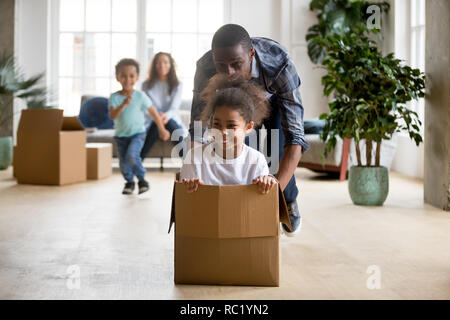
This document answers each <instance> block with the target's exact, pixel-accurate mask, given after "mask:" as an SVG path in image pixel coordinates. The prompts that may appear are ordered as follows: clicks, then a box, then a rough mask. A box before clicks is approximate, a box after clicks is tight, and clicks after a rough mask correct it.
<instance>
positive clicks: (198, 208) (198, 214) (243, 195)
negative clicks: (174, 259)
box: [169, 182, 290, 238]
mask: <svg viewBox="0 0 450 320" xmlns="http://www.w3.org/2000/svg"><path fill="white" fill-rule="evenodd" d="M279 193H280V191H279V188H273V189H272V190H271V191H270V192H269V193H268V194H261V193H260V192H259V190H258V187H257V186H256V185H233V186H199V188H198V190H197V191H196V192H193V193H187V191H186V189H185V187H184V185H183V184H182V183H179V182H175V183H174V188H173V194H172V209H171V217H170V225H169V232H170V230H171V227H172V224H173V223H174V222H175V220H176V221H177V227H176V234H177V235H183V236H192V237H203V238H248V237H267V236H277V235H278V234H279V225H278V222H279V218H282V219H283V220H284V221H286V222H285V223H286V224H288V225H289V226H290V223H289V218H288V216H287V206H286V202H285V201H284V197H283V196H281V197H280V196H279V195H278V194H279ZM280 200H283V201H284V202H282V205H281V206H280ZM280 212H281V215H280Z"/></svg>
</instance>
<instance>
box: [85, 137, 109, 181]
mask: <svg viewBox="0 0 450 320" xmlns="http://www.w3.org/2000/svg"><path fill="white" fill-rule="evenodd" d="M86 150H87V162H86V165H87V178H88V179H91V180H98V179H103V178H106V177H109V176H111V175H112V150H113V149H112V144H111V143H87V144H86Z"/></svg>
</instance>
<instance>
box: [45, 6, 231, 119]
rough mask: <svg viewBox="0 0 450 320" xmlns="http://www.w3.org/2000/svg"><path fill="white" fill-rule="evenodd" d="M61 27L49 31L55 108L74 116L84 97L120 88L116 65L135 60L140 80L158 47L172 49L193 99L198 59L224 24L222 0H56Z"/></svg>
mask: <svg viewBox="0 0 450 320" xmlns="http://www.w3.org/2000/svg"><path fill="white" fill-rule="evenodd" d="M52 3H54V5H55V6H58V8H56V9H55V10H54V12H58V13H59V19H57V23H58V24H59V27H58V28H56V30H57V31H56V32H55V34H54V35H53V36H54V37H55V39H54V43H55V45H54V48H55V50H56V51H57V52H56V54H55V55H54V56H55V57H57V59H58V60H59V63H58V64H57V65H58V68H57V69H56V70H54V71H53V72H52V75H53V77H54V78H56V79H55V80H57V81H56V82H54V83H55V84H56V86H57V88H55V89H56V92H57V93H58V94H57V97H58V98H57V100H58V106H59V107H60V108H62V109H64V111H65V114H66V115H77V114H78V112H79V108H80V100H81V96H82V95H96V96H105V97H108V96H109V95H110V94H111V93H112V92H114V91H116V90H119V89H120V86H119V85H118V83H117V82H116V80H115V77H114V65H115V64H116V63H117V61H118V60H120V59H121V58H125V57H128V58H135V59H137V60H138V61H139V63H140V65H141V72H140V81H139V83H138V84H137V86H136V88H137V89H140V84H141V82H142V81H143V80H145V78H146V77H147V73H148V65H149V63H150V60H151V58H152V57H153V55H154V54H155V53H157V52H159V51H166V52H170V53H172V55H173V57H174V59H175V61H176V63H177V66H178V68H177V73H178V76H179V78H180V80H181V81H182V82H183V87H184V90H183V98H184V99H190V98H192V89H193V79H194V73H195V65H196V61H197V60H198V59H199V58H200V57H201V56H202V55H203V54H204V53H205V52H206V51H208V50H209V49H210V46H211V39H212V35H213V34H214V32H215V31H216V30H217V29H218V28H219V27H220V26H221V25H222V24H223V23H224V0H166V1H161V0H60V1H59V2H58V1H54V2H52Z"/></svg>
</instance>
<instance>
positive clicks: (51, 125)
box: [17, 109, 63, 146]
mask: <svg viewBox="0 0 450 320" xmlns="http://www.w3.org/2000/svg"><path fill="white" fill-rule="evenodd" d="M62 122H63V110H60V109H24V110H22V114H21V116H20V121H19V127H18V130H17V144H18V145H19V146H20V145H21V143H22V142H23V141H24V140H26V139H28V138H30V139H31V140H32V139H34V138H36V137H38V138H45V137H47V136H48V135H56V134H57V133H58V131H59V130H60V129H61V126H62Z"/></svg>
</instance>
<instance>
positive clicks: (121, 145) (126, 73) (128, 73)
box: [109, 59, 170, 194]
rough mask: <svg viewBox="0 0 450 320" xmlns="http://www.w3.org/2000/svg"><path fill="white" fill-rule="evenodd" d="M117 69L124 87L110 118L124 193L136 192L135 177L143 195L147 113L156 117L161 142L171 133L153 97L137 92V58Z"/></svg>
mask: <svg viewBox="0 0 450 320" xmlns="http://www.w3.org/2000/svg"><path fill="white" fill-rule="evenodd" d="M115 69H116V70H115V71H116V79H117V81H118V82H119V83H120V84H121V85H122V90H120V91H117V92H114V93H113V94H111V97H110V101H109V102H110V108H109V116H110V118H111V119H113V120H114V128H115V136H114V140H115V142H116V146H117V152H118V154H119V164H120V171H121V172H122V175H123V177H124V178H125V180H126V182H125V186H124V188H123V191H122V193H123V194H132V193H133V191H134V188H135V182H134V177H135V176H136V177H137V179H138V187H139V194H141V193H143V192H146V191H147V190H149V188H150V187H149V184H148V182H147V181H146V180H145V168H144V166H143V165H142V160H141V156H140V153H141V150H142V146H143V145H144V141H145V137H146V130H145V112H146V110H148V112H149V113H150V115H151V116H152V117H153V120H154V121H155V123H156V125H157V127H158V130H159V137H160V139H161V140H163V141H165V140H168V139H169V138H170V133H169V131H168V130H167V129H166V128H165V126H164V124H163V121H162V119H161V117H160V115H159V113H158V112H157V110H156V108H155V107H153V106H152V101H151V100H150V98H149V97H148V96H147V95H146V94H145V93H144V92H143V91H139V90H135V89H134V85H135V83H136V82H137V80H138V78H139V63H138V62H137V61H136V60H134V59H122V60H120V61H119V62H118V63H117V65H116V67H115Z"/></svg>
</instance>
